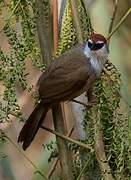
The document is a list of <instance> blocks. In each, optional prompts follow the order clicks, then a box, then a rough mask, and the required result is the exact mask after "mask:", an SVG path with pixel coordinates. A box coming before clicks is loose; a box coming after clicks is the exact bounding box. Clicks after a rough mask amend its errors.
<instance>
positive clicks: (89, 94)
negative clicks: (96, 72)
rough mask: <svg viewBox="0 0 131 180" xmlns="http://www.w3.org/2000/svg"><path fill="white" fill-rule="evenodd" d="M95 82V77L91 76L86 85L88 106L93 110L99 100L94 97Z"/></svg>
mask: <svg viewBox="0 0 131 180" xmlns="http://www.w3.org/2000/svg"><path fill="white" fill-rule="evenodd" d="M94 81H95V77H93V76H91V77H90V78H89V79H88V80H87V83H86V93H87V98H88V103H87V104H88V106H89V108H91V107H92V106H94V105H96V104H97V98H96V96H94V95H93V83H94Z"/></svg>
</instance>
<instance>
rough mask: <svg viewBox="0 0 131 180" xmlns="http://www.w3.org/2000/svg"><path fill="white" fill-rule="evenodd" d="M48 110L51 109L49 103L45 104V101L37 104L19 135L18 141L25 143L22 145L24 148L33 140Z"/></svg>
mask: <svg viewBox="0 0 131 180" xmlns="http://www.w3.org/2000/svg"><path fill="white" fill-rule="evenodd" d="M48 110H49V104H44V103H43V102H40V103H39V104H38V105H37V106H36V108H35V109H34V111H33V112H32V113H31V115H30V117H29V118H28V119H27V121H26V123H25V125H24V126H23V128H22V130H21V132H20V134H19V137H18V142H22V143H23V145H22V147H23V150H26V148H27V147H28V146H29V145H30V144H31V142H32V141H33V139H34V137H35V135H36V133H37V132H38V129H39V127H40V125H41V124H42V122H43V120H44V118H45V116H46V114H47V112H48Z"/></svg>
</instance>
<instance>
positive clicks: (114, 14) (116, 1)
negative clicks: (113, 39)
mask: <svg viewBox="0 0 131 180" xmlns="http://www.w3.org/2000/svg"><path fill="white" fill-rule="evenodd" d="M118 2H119V0H115V3H114V9H113V14H112V18H111V23H110V26H109V30H108V35H109V34H110V33H111V32H112V28H113V25H114V21H115V17H116V12H117V8H118Z"/></svg>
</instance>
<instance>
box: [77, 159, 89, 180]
mask: <svg viewBox="0 0 131 180" xmlns="http://www.w3.org/2000/svg"><path fill="white" fill-rule="evenodd" d="M90 160H91V156H90V157H89V159H88V160H87V161H86V163H85V165H84V167H83V168H82V170H81V171H80V174H79V176H78V177H77V179H76V180H80V179H81V177H82V175H83V174H84V172H85V170H86V168H87V166H88V165H89V162H90Z"/></svg>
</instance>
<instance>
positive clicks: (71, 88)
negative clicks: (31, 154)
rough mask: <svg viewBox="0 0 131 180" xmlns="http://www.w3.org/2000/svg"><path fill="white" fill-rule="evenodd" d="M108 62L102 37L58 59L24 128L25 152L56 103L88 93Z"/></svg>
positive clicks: (41, 80) (40, 83)
mask: <svg viewBox="0 0 131 180" xmlns="http://www.w3.org/2000/svg"><path fill="white" fill-rule="evenodd" d="M107 59H108V46H107V41H106V39H105V37H103V36H102V35H101V34H92V35H91V37H90V39H88V40H87V42H85V43H84V44H81V45H78V46H76V47H74V48H72V49H70V50H68V51H67V52H65V53H64V54H62V55H61V56H60V57H58V58H56V59H55V60H54V61H53V62H52V63H51V64H50V65H49V66H48V67H47V69H46V70H45V72H43V73H42V75H41V76H40V78H39V81H38V91H39V97H40V102H39V103H38V105H37V106H36V107H35V109H34V111H33V112H32V113H31V115H30V116H29V118H28V119H27V121H26V123H25V125H24V126H23V128H22V130H21V132H20V135H19V138H18V142H22V143H23V149H24V150H26V148H27V147H28V146H29V145H30V144H31V142H32V141H33V139H34V137H35V135H36V133H37V131H38V129H39V127H40V125H41V124H42V122H43V120H44V119H45V116H46V114H47V112H48V110H49V109H50V108H51V107H52V104H54V103H60V102H62V101H71V100H73V99H74V98H76V97H77V96H79V95H80V94H82V93H83V92H85V91H86V92H87V93H88V92H89V90H90V89H91V87H92V85H93V83H94V81H95V80H96V79H97V78H98V77H99V76H100V75H101V72H102V68H103V66H104V64H105V62H106V61H107Z"/></svg>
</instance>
